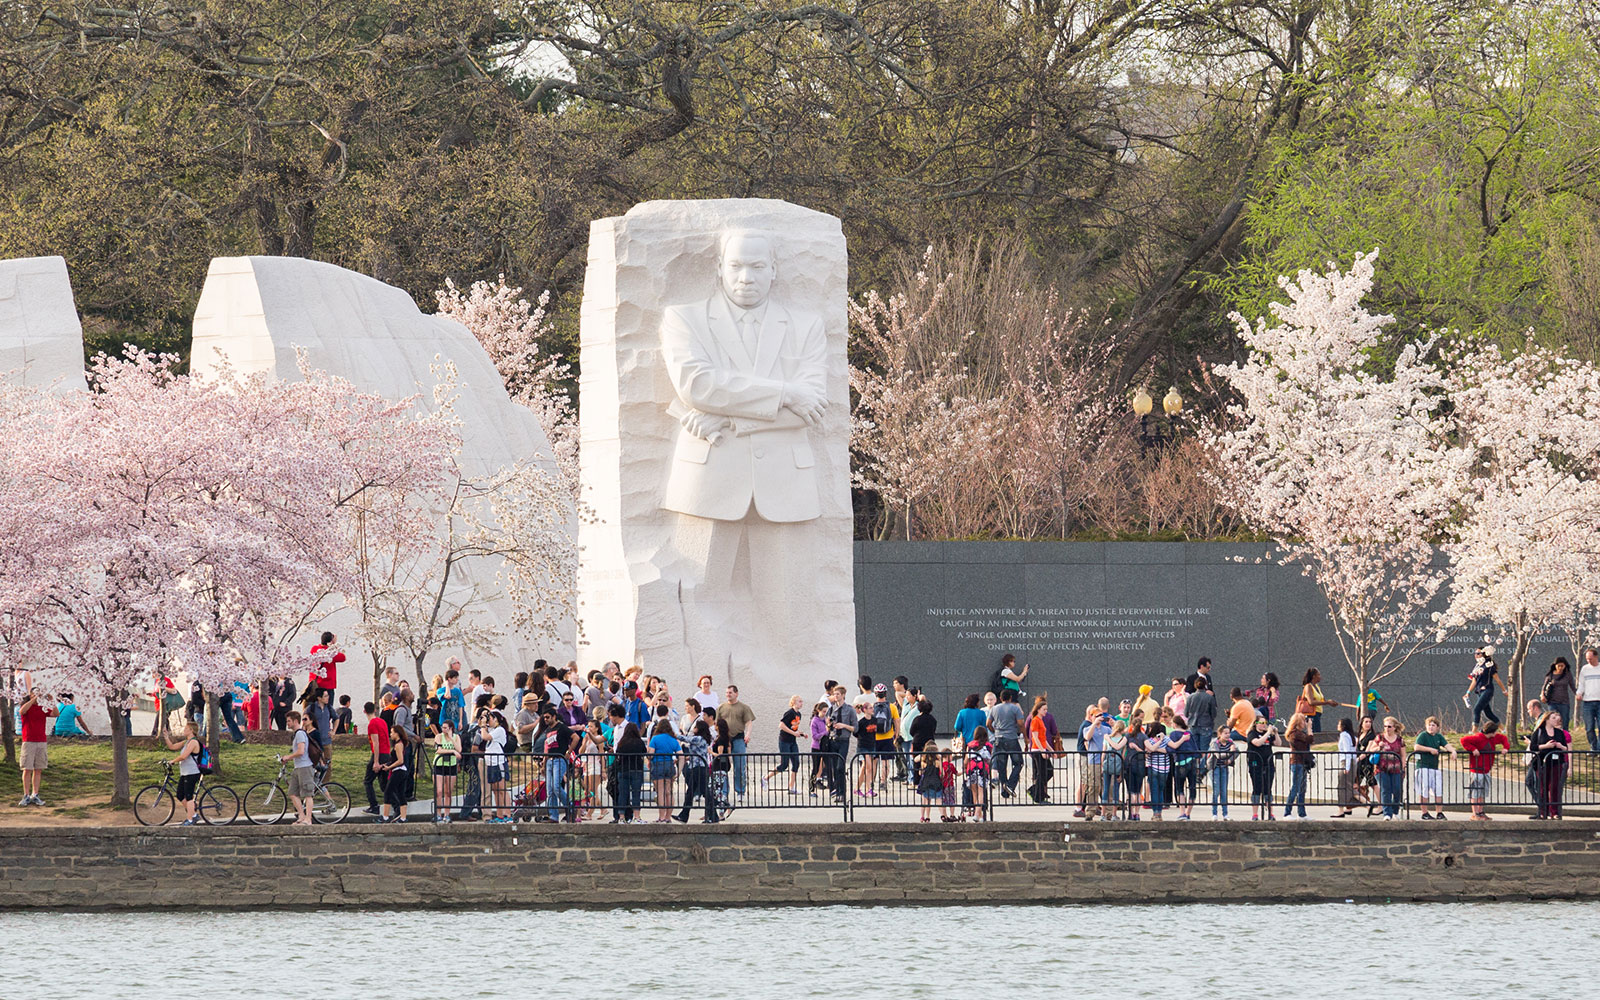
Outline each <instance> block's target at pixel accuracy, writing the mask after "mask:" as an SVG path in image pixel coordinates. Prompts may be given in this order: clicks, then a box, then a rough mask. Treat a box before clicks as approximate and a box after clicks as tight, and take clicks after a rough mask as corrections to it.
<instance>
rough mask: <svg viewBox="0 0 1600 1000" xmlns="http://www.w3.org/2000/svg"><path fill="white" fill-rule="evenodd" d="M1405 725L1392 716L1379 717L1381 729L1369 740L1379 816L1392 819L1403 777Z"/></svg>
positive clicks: (1398, 811) (1397, 809)
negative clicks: (1379, 801)
mask: <svg viewBox="0 0 1600 1000" xmlns="http://www.w3.org/2000/svg"><path fill="white" fill-rule="evenodd" d="M1405 735H1406V734H1405V728H1404V727H1403V726H1401V725H1400V720H1399V719H1397V718H1395V717H1394V716H1392V715H1391V716H1387V717H1386V718H1385V719H1384V720H1383V729H1382V730H1381V731H1380V732H1379V733H1378V735H1377V736H1376V737H1375V738H1374V739H1373V741H1372V749H1373V751H1374V754H1375V755H1376V759H1375V760H1374V761H1373V762H1372V763H1373V767H1375V768H1376V769H1377V772H1378V795H1379V797H1380V798H1381V799H1382V800H1383V818H1384V819H1394V818H1395V816H1397V815H1399V813H1400V796H1401V794H1402V792H1403V791H1404V789H1405V780H1406V740H1405Z"/></svg>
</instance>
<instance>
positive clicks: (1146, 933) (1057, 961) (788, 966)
mask: <svg viewBox="0 0 1600 1000" xmlns="http://www.w3.org/2000/svg"><path fill="white" fill-rule="evenodd" d="M1597 917H1600V907H1597V906H1595V905H1593V904H1584V903H1486V904H1465V903H1455V904H1439V905H1414V904H1395V905H1387V906H1353V905H1341V904H1321V905H1314V906H1293V907H1290V906H1284V907H1275V906H1230V905H1221V904H1218V905H1199V906H1164V907H1163V906H1124V907H1108V906H1098V907H1077V906H973V907H839V906H830V907H815V908H810V909H783V908H763V909H740V910H733V911H727V912H717V911H714V910H678V911H670V910H610V911H591V910H568V911H565V912H534V911H527V912H523V913H520V914H517V915H516V916H515V917H510V916H507V915H506V914H504V913H499V912H497V913H494V914H492V915H491V914H486V913H484V912H481V911H480V912H472V911H462V912H455V913H437V912H434V913H429V912H418V911H408V912H329V913H259V914H247V913H221V914H195V913H174V914H161V913H140V914H81V913H76V914H31V913H30V914H19V913H5V914H0V996H4V997H19V998H20V997H27V998H28V1000H54V998H58V997H62V998H68V997H70V998H81V997H93V998H97V1000H121V998H142V997H163V998H166V997H178V996H196V995H207V996H217V995H237V996H245V997H257V996H260V997H278V996H318V995H327V996H332V995H336V994H333V993H324V992H323V991H322V990H319V989H314V988H310V984H311V983H312V982H314V981H316V980H319V979H320V980H321V981H322V982H324V983H327V982H337V983H338V984H339V989H338V993H337V995H343V996H360V995H370V996H375V997H378V996H381V997H397V998H398V997H409V996H430V997H451V998H453V1000H460V998H465V997H512V996H515V997H517V998H519V1000H521V998H525V997H529V996H560V995H563V994H567V995H571V996H627V995H633V996H648V997H656V996H686V997H694V998H695V1000H715V998H724V997H726V998H737V1000H768V998H774V1000H776V998H783V1000H798V998H802V997H835V998H836V997H857V996H862V995H868V996H873V997H881V998H885V1000H890V998H893V1000H899V998H902V997H941V998H942V997H952V998H961V1000H973V998H984V997H994V996H1004V997H1007V998H1015V997H1045V996H1050V997H1058V996H1061V995H1062V992H1061V991H1062V989H1063V988H1067V987H1071V986H1072V985H1073V984H1074V983H1077V984H1078V985H1079V986H1081V985H1082V984H1083V983H1085V982H1096V983H1100V984H1102V986H1104V987H1105V988H1104V989H1098V990H1096V991H1095V992H1096V993H1098V994H1102V995H1115V996H1124V997H1126V996H1159V997H1164V998H1170V997H1174V996H1177V997H1183V998H1185V1000H1203V998H1211V997H1217V998H1226V1000H1239V998H1240V997H1241V996H1248V995H1252V994H1259V995H1264V996H1273V995H1284V994H1288V995H1296V994H1298V995H1302V996H1315V995H1318V994H1320V993H1321V992H1322V991H1321V990H1320V989H1318V988H1317V987H1316V986H1315V985H1314V984H1315V983H1316V982H1317V981H1318V980H1319V979H1321V978H1322V977H1323V976H1324V975H1326V976H1327V977H1329V978H1331V979H1333V980H1335V981H1337V982H1340V983H1344V984H1358V983H1364V984H1368V985H1369V986H1371V987H1373V988H1374V989H1380V988H1381V990H1382V995H1384V996H1390V997H1414V996H1422V995H1424V994H1427V995H1430V996H1440V997H1442V996H1453V995H1459V996H1494V995H1499V994H1504V992H1505V991H1506V990H1507V989H1510V988H1512V987H1513V986H1514V985H1515V986H1516V988H1517V989H1518V990H1519V992H1522V993H1526V991H1527V989H1528V988H1529V987H1530V985H1531V983H1532V982H1533V981H1534V980H1533V979H1532V978H1531V977H1534V976H1536V975H1537V976H1538V978H1539V979H1540V980H1541V981H1542V982H1543V983H1544V984H1545V987H1543V988H1537V987H1535V988H1533V995H1542V994H1549V993H1552V992H1557V993H1561V992H1566V991H1567V990H1568V989H1570V988H1572V987H1573V986H1574V984H1579V983H1583V982H1587V981H1588V980H1589V978H1590V977H1591V975H1592V972H1593V969H1594V962H1595V954H1596V952H1595V944H1596V943H1597V941H1600V935H1597V933H1596V922H1597V919H1596V918H1597ZM519 927H520V928H522V929H521V930H518V929H517V928H519ZM1374 927H1382V928H1383V929H1384V934H1383V935H1381V936H1380V935H1378V934H1376V933H1375V932H1374ZM1136 928H1137V931H1136V930H1135V929H1136ZM1135 934H1137V936H1136V937H1135ZM312 942H315V946H314V949H315V950H314V954H315V955H317V956H319V958H318V959H317V960H316V961H314V962H313V961H311V960H310V959H309V958H308V956H309V955H310V954H312V945H311V943H312ZM563 954H564V955H565V957H564V958H563V957H560V956H561V955H563ZM1297 954H1298V955H1303V956H1309V958H1308V959H1307V960H1302V961H1300V962H1298V963H1296V962H1295V961H1294V960H1293V956H1295V955H1297ZM1130 962H1131V963H1132V966H1131V967H1132V968H1134V969H1136V970H1137V972H1136V974H1132V975H1130V973H1129V969H1130ZM1296 964H1298V965H1299V966H1301V967H1302V968H1303V969H1306V970H1307V974H1306V975H1305V976H1304V977H1302V978H1301V979H1300V985H1299V987H1297V988H1290V987H1289V986H1288V985H1287V984H1285V983H1281V982H1277V983H1273V982H1268V981H1265V980H1260V979H1259V976H1260V975H1261V974H1262V973H1263V972H1264V971H1265V970H1282V969H1286V968H1290V967H1292V966H1294V965H1296ZM996 965H998V966H999V967H1001V968H1004V969H1005V970H1007V971H1006V973H1005V974H1004V976H1003V982H1004V987H1003V988H999V982H998V981H997V980H996V979H995V978H994V977H993V976H992V974H989V973H987V972H985V971H984V970H985V968H987V967H991V966H996ZM407 966H410V968H407ZM852 970H853V971H852ZM313 971H315V972H316V973H317V974H316V975H315V976H312V975H311V973H313ZM862 973H870V978H869V979H868V980H866V981H869V982H872V983H875V984H877V985H876V986H874V987H872V988H871V989H870V990H868V991H866V993H863V991H862V983H863V980H861V979H860V978H859V975H860V974H862ZM1272 975H1276V973H1273V974H1272ZM419 976H420V980H419V978H418V977H419ZM841 976H843V977H844V978H841ZM330 977H331V978H330ZM1252 978H1256V979H1257V984H1258V987H1259V988H1245V989H1243V990H1242V991H1241V984H1242V983H1246V982H1248V981H1250V980H1251V979H1252ZM419 982H422V983H426V984H427V988H426V992H417V984H418V983H419ZM985 983H987V984H989V985H988V986H984V985H983V984H985ZM691 984H692V985H691ZM1111 984H1120V985H1118V986H1116V987H1115V988H1114V989H1113V988H1111ZM1516 984H1520V985H1516Z"/></svg>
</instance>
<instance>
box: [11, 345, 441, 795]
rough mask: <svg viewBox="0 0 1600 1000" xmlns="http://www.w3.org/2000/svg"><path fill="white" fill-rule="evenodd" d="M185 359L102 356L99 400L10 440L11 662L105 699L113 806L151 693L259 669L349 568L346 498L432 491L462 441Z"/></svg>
mask: <svg viewBox="0 0 1600 1000" xmlns="http://www.w3.org/2000/svg"><path fill="white" fill-rule="evenodd" d="M173 360H174V359H172V358H157V357H153V356H150V355H145V354H138V353H136V354H134V355H132V356H131V357H129V358H127V359H125V360H119V359H110V358H103V357H102V358H100V359H99V360H97V361H96V362H95V363H94V365H92V366H91V370H90V375H91V385H92V387H93V389H92V391H91V392H88V393H80V394H77V395H74V396H69V397H63V398H62V399H60V400H59V401H58V402H51V401H50V400H47V399H43V398H37V397H36V398H34V399H32V400H31V401H28V402H27V403H26V404H25V405H23V406H22V408H23V409H25V410H27V411H28V412H30V413H32V414H34V416H33V418H32V421H33V422H32V424H31V425H30V426H29V431H30V433H29V434H27V435H8V436H7V438H6V440H5V441H4V442H3V443H0V447H3V448H4V454H3V456H0V457H3V459H4V461H3V462H0V466H4V467H5V468H7V469H8V470H9V475H8V476H7V478H6V482H5V486H4V487H3V488H0V505H3V506H0V519H3V520H5V521H8V522H13V521H15V520H17V519H19V518H26V519H28V520H30V521H31V522H32V530H30V531H28V532H24V533H20V534H17V535H14V534H12V533H11V532H7V538H6V539H5V540H4V541H0V563H3V564H4V565H5V566H6V568H7V569H8V570H14V571H13V572H7V573H6V574H5V579H4V583H3V584H0V620H5V621H9V622H11V623H13V625H14V626H15V628H13V629H11V630H10V634H9V635H8V646H10V647H11V648H10V649H8V651H7V653H6V658H7V662H14V661H16V660H18V659H21V660H23V661H26V662H29V663H34V664H37V665H38V666H39V668H40V678H41V680H40V682H41V683H44V684H45V686H46V688H47V690H64V689H76V690H80V691H85V692H87V693H92V694H93V695H95V696H98V697H101V698H103V699H104V700H105V702H106V707H107V710H108V712H109V713H110V716H111V724H112V735H113V763H114V775H113V784H114V794H113V803H114V804H119V805H120V804H126V802H127V801H128V793H129V788H128V768H127V736H128V734H127V732H126V729H125V727H124V724H123V717H122V711H123V709H124V708H125V707H127V705H128V704H129V702H130V701H131V699H132V697H133V696H134V694H135V693H136V692H137V691H138V690H140V688H141V684H142V683H144V682H146V681H148V680H149V679H150V678H152V677H153V676H156V675H158V674H159V673H160V672H163V671H166V670H169V669H170V668H171V667H172V666H173V665H181V666H182V668H183V669H184V670H185V671H186V672H188V673H190V674H191V675H192V676H194V677H196V678H197V679H199V680H200V681H201V683H202V684H205V685H207V686H208V687H211V688H213V689H214V688H216V687H218V686H220V685H223V684H227V683H230V682H231V681H232V679H233V678H234V677H236V676H241V674H242V673H243V672H245V671H250V670H251V669H253V668H252V666H251V664H252V662H259V661H260V658H261V657H262V656H265V655H269V654H270V653H271V652H272V649H271V647H270V645H269V644H268V643H266V642H264V641H262V637H263V636H268V635H271V634H272V630H271V629H270V628H266V627H264V623H266V622H268V621H270V620H271V619H272V616H274V615H276V614H278V613H279V610H280V609H282V608H286V607H293V606H295V605H296V604H297V603H303V601H304V599H305V597H306V595H307V594H308V593H315V592H317V591H319V590H322V589H326V588H329V587H334V586H337V585H338V584H339V582H340V581H341V579H342V577H343V576H344V575H345V574H346V573H347V572H348V570H347V568H346V567H347V566H348V563H349V559H348V556H347V553H346V552H345V551H344V550H343V549H342V546H344V545H345V544H346V543H347V540H348V531H347V529H346V527H345V525H344V520H345V518H346V517H347V516H348V513H347V511H348V509H349V508H351V507H352V501H353V499H354V498H356V497H361V496H365V495H367V494H368V493H369V492H372V491H387V490H392V491H397V492H404V491H405V490H406V489H408V488H411V487H420V486H423V485H425V484H426V483H428V482H431V481H434V480H435V479H437V477H438V476H439V474H440V471H441V468H442V463H443V459H444V456H445V455H446V454H447V453H448V443H449V440H450V439H449V437H448V434H446V433H442V432H441V431H440V430H438V429H437V428H434V427H430V426H429V425H428V424H427V423H426V422H423V421H419V420H417V419H416V418H415V417H414V416H413V415H411V414H410V413H408V412H407V411H408V407H407V406H406V405H405V404H395V403H391V402H389V401H384V400H379V399H376V398H375V397H368V396H364V395H362V394H360V393H357V392H355V391H354V390H353V389H352V388H351V387H350V386H349V385H348V383H341V382H338V381H336V380H331V379H312V380H310V381H307V382H304V383H279V382H274V381H271V380H269V379H267V378H265V377H252V378H249V379H238V378H234V377H232V376H231V375H228V374H227V373H224V374H223V375H222V376H221V377H218V378H215V379H209V380H204V379H201V378H199V377H195V376H188V375H177V374H174V373H173V370H172V367H171V364H172V361H173ZM334 429H341V430H342V431H343V432H344V433H343V436H342V437H341V436H339V435H337V434H335V433H332V431H333V430H334ZM435 440H436V441H437V444H436V445H430V442H431V441H435Z"/></svg>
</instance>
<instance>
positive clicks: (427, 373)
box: [191, 257, 575, 690]
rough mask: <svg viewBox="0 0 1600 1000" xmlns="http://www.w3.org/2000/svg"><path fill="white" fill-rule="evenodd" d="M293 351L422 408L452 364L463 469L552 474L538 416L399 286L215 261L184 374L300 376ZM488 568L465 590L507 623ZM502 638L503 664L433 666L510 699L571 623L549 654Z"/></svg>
mask: <svg viewBox="0 0 1600 1000" xmlns="http://www.w3.org/2000/svg"><path fill="white" fill-rule="evenodd" d="M297 347H299V348H303V349H304V350H305V351H306V352H307V357H308V360H309V362H310V364H311V366H312V367H313V368H317V369H319V370H322V371H326V372H329V373H331V374H333V375H337V376H339V377H340V378H344V379H347V380H348V381H349V382H351V383H352V384H353V385H355V386H356V387H357V388H358V389H361V390H363V391H366V392H373V393H377V394H379V395H382V396H386V397H388V398H390V399H403V398H405V397H407V396H411V395H415V394H418V393H420V394H421V401H422V402H423V403H424V404H425V405H428V404H431V400H432V396H431V390H432V388H433V385H434V383H435V381H436V379H435V377H434V375H433V373H432V366H433V365H434V364H435V363H436V358H443V359H449V360H450V361H453V362H454V363H455V366H456V369H457V372H458V374H459V378H460V385H459V395H458V398H457V400H456V403H455V408H456V413H457V415H458V416H459V417H460V419H461V433H462V437H463V441H462V448H461V455H460V462H461V465H462V468H463V469H464V471H466V473H467V474H468V475H484V474H487V473H489V472H491V471H493V470H495V469H498V468H501V467H502V466H505V465H507V464H509V463H511V462H513V461H516V460H519V459H520V460H527V461H533V462H535V463H536V464H538V465H540V466H542V467H544V468H545V469H546V470H547V471H549V472H552V473H554V472H555V457H554V453H553V452H552V451H551V448H550V442H549V440H548V439H547V438H546V437H545V433H544V430H543V428H541V427H540V426H539V421H538V418H536V417H535V416H534V415H533V412H532V411H531V410H529V409H528V408H527V407H525V406H522V405H520V404H518V403H514V402H512V400H511V397H510V396H509V395H508V394H507V393H506V390H505V385H504V383H503V382H502V380H501V378H500V375H499V373H498V372H497V371H496V370H495V367H494V364H493V363H492V362H491V361H490V360H489V356H488V354H487V353H485V352H484V350H483V348H482V347H481V346H480V345H479V344H478V342H477V341H476V340H475V339H474V338H473V336H472V334H471V333H469V332H468V331H467V329H466V328H465V327H463V326H462V325H461V324H460V323H457V322H456V321H455V320H452V319H448V318H445V317H442V316H428V315H424V314H423V313H422V311H421V310H419V309H418V308H417V305H416V303H415V302H413V301H412V299H411V296H409V295H407V294H406V293H405V292H404V291H402V290H401V289H398V288H395V287H394V286H392V285H386V284H384V283H383V282H381V281H378V280H377V279H376V278H369V277H367V276H366V275H364V274H357V273H355V272H354V271H347V270H345V269H344V268H342V267H337V266H335V265H333V264H325V263H322V262H320V261H314V260H306V259H303V258H299V257H218V258H216V259H214V260H212V262H211V268H210V271H209V272H208V273H207V275H206V283H205V287H204V288H203V289H202V290H201V293H200V301H199V303H198V305H197V306H196V308H195V317H194V348H193V354H192V361H191V366H192V368H193V370H194V371H196V372H205V371H208V370H211V369H212V368H213V367H214V366H215V365H216V364H217V362H218V361H219V359H220V358H221V356H222V355H226V356H227V358H228V361H229V363H230V364H232V366H233V367H234V369H235V370H237V371H239V372H241V373H245V374H248V373H251V372H257V371H269V372H272V373H274V374H275V375H276V376H277V377H278V378H282V379H298V378H299V377H300V373H299V369H298V367H297V364H296V360H295V348H297ZM574 521H575V519H574ZM494 571H495V567H493V566H490V565H484V564H479V565H476V566H472V567H469V568H468V572H467V574H466V577H467V579H466V580H465V581H464V585H465V586H470V587H473V588H476V590H477V592H478V594H479V595H480V596H482V597H484V598H487V602H488V610H489V614H490V615H491V616H492V617H494V618H496V619H497V621H498V622H499V623H500V624H501V625H504V623H505V622H507V621H508V620H509V618H510V614H509V609H508V608H507V607H506V606H505V602H504V599H503V598H498V599H497V598H496V597H495V595H496V593H497V592H498V591H499V586H498V584H496V582H495V578H494ZM335 631H337V627H336V626H335ZM506 632H507V636H508V638H507V639H506V641H505V646H504V650H503V653H502V655H500V656H491V657H480V658H479V659H481V660H482V662H478V663H475V662H474V657H473V655H472V654H469V653H465V652H462V651H460V650H452V649H443V650H439V651H436V652H435V654H434V657H433V658H432V659H430V662H432V663H436V664H437V665H438V669H440V670H443V669H444V662H445V658H446V656H449V655H457V656H460V657H461V659H462V661H463V663H464V664H465V665H466V666H467V667H472V666H478V667H479V668H480V669H482V670H483V671H484V673H485V675H490V676H495V678H496V680H497V681H499V682H500V685H501V687H502V689H504V690H510V688H511V676H510V675H511V674H512V673H513V672H514V671H515V670H525V669H529V668H531V667H532V665H533V661H534V659H536V658H539V657H543V658H546V659H548V660H550V661H551V662H553V663H557V664H564V663H565V662H566V660H567V659H568V658H569V657H570V656H571V642H572V637H573V632H574V627H573V624H572V622H570V621H568V622H565V623H563V624H562V626H561V634H562V636H563V644H562V645H561V646H559V647H555V648H533V647H531V646H530V645H528V640H526V639H524V638H522V637H520V636H518V635H517V634H516V633H513V632H511V631H510V630H509V629H507V630H506ZM513 654H515V655H514V656H513ZM511 661H516V662H511ZM501 675H503V676H501Z"/></svg>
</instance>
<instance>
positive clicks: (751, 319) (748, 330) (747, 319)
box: [739, 312, 756, 358]
mask: <svg viewBox="0 0 1600 1000" xmlns="http://www.w3.org/2000/svg"><path fill="white" fill-rule="evenodd" d="M739 342H740V343H742V344H744V349H745V353H747V354H749V355H750V357H751V358H754V357H755V356H756V317H755V314H754V313H748V312H747V313H745V314H743V315H741V316H740V317H739Z"/></svg>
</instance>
